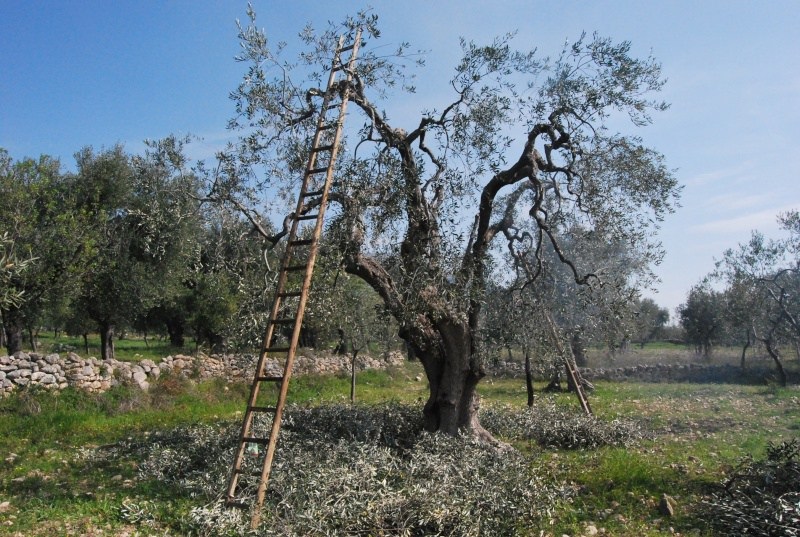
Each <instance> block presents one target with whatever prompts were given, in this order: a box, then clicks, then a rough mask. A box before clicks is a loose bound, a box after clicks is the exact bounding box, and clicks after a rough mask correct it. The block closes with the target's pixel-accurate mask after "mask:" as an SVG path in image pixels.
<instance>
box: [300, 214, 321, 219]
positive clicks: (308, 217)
mask: <svg viewBox="0 0 800 537" xmlns="http://www.w3.org/2000/svg"><path fill="white" fill-rule="evenodd" d="M295 219H297V220H316V219H317V215H316V214H301V215H300V216H295Z"/></svg>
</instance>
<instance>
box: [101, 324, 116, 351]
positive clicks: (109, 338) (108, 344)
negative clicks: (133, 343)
mask: <svg viewBox="0 0 800 537" xmlns="http://www.w3.org/2000/svg"><path fill="white" fill-rule="evenodd" d="M100 356H101V358H102V359H103V360H111V359H113V358H114V325H113V324H111V323H101V324H100Z"/></svg>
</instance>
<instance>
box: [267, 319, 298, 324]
mask: <svg viewBox="0 0 800 537" xmlns="http://www.w3.org/2000/svg"><path fill="white" fill-rule="evenodd" d="M296 320H297V319H295V318H286V319H272V324H294V322H295V321H296Z"/></svg>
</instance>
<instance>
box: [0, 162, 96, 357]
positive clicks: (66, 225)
mask: <svg viewBox="0 0 800 537" xmlns="http://www.w3.org/2000/svg"><path fill="white" fill-rule="evenodd" d="M76 204H77V195H76V193H75V192H74V189H73V188H72V183H71V177H70V176H68V175H67V174H64V173H62V171H61V164H60V162H59V161H58V160H56V159H53V158H51V157H48V156H46V155H42V156H40V157H39V158H38V159H33V158H24V159H22V160H18V161H15V160H14V159H12V157H11V156H10V155H9V154H8V152H7V151H5V150H3V149H0V237H2V244H0V247H1V248H2V251H0V256H2V257H3V259H2V263H3V267H2V269H0V271H2V272H0V277H2V278H3V281H2V282H0V283H1V284H2V290H0V295H4V296H6V297H7V299H6V300H3V301H2V302H3V303H2V304H0V316H2V324H3V330H4V335H5V336H6V337H5V338H4V339H5V345H6V348H7V350H8V352H9V354H14V353H15V352H18V351H21V350H22V343H23V333H24V331H25V330H26V329H27V330H28V331H29V334H32V333H33V332H34V331H35V330H36V328H37V326H38V324H39V321H40V320H41V319H42V313H43V311H44V309H45V308H46V306H47V305H48V304H52V303H55V302H59V301H61V299H62V297H64V296H66V295H69V294H71V292H72V291H73V290H74V288H75V287H76V285H77V280H78V277H79V276H80V274H81V272H82V270H83V266H84V261H85V258H86V256H87V254H88V252H90V251H91V250H92V243H91V240H90V239H89V234H88V233H87V229H88V226H87V225H86V224H87V217H86V216H87V215H86V214H84V213H81V212H79V211H76V209H75V207H76ZM19 262H23V263H24V266H23V265H21V264H20V263H19ZM23 268H24V270H21V269H23ZM31 339H32V340H33V339H34V338H33V337H32V338H31ZM31 343H32V344H33V343H34V341H32V342H31Z"/></svg>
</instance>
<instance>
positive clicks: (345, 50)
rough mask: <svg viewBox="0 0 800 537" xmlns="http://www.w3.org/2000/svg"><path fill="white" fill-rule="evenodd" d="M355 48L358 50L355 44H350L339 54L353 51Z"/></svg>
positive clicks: (341, 49) (340, 50)
mask: <svg viewBox="0 0 800 537" xmlns="http://www.w3.org/2000/svg"><path fill="white" fill-rule="evenodd" d="M354 48H356V44H355V42H353V43H350V44H349V45H347V46H344V47H342V48H340V49H339V54H341V53H342V52H347V51H348V50H353V49H354Z"/></svg>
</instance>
